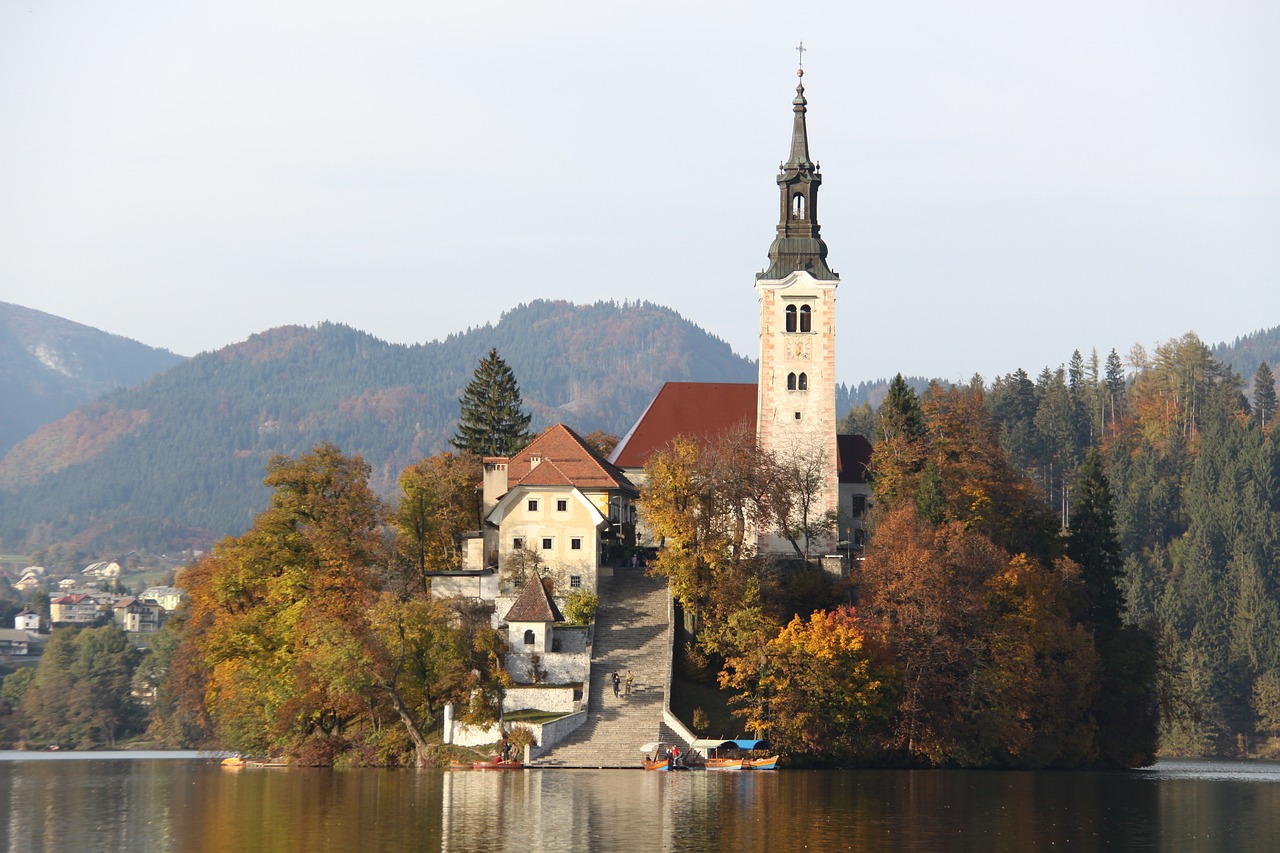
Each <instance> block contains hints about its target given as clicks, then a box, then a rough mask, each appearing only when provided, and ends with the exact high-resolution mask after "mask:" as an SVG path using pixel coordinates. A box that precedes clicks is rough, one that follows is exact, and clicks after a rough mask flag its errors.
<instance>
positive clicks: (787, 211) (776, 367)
mask: <svg viewBox="0 0 1280 853" xmlns="http://www.w3.org/2000/svg"><path fill="white" fill-rule="evenodd" d="M796 73H797V75H798V76H799V77H800V78H801V80H800V83H799V85H797V86H796V97H795V100H793V101H792V102H791V103H792V104H793V107H792V111H793V113H794V119H793V123H792V130H791V156H790V158H789V159H788V160H787V162H785V163H783V164H782V165H781V166H780V169H781V173H780V174H779V175H778V189H779V196H780V201H779V206H778V213H779V218H778V234H777V237H776V238H774V241H773V245H771V246H770V247H769V268H768V269H766V270H765V271H764V272H762V273H760V274H758V275H757V276H756V295H757V297H758V299H759V303H760V382H759V398H758V403H757V410H756V424H757V431H758V432H757V438H758V440H759V443H760V446H761V447H762V448H764V449H765V450H768V451H770V452H772V453H774V454H775V455H777V456H778V457H779V458H780V459H782V460H784V461H787V462H789V463H791V464H800V465H806V466H810V467H812V466H815V465H816V466H817V471H816V474H817V479H818V480H819V484H818V488H817V489H816V490H815V492H816V493H815V500H814V501H813V502H812V506H811V508H810V510H809V519H810V523H813V522H814V521H816V520H817V519H818V518H820V517H821V516H822V515H823V514H824V513H828V512H830V513H833V514H834V513H835V512H836V509H837V506H838V502H839V487H838V484H837V479H836V467H837V455H836V453H837V451H836V390H835V389H836V379H835V355H836V323H835V321H836V285H838V284H839V282H840V277H839V276H838V275H836V274H835V273H834V272H832V271H831V268H830V267H829V266H827V244H826V243H824V242H823V241H822V238H821V237H820V236H819V235H818V232H819V228H818V188H819V187H820V186H821V185H822V175H821V173H820V171H819V167H818V164H816V163H814V162H813V160H811V159H810V157H809V134H808V130H807V128H806V126H805V112H806V107H807V105H808V101H807V100H806V99H805V96H804V69H803V68H801V69H800V70H799V71H798V72H796ZM834 545H835V542H834V541H833V538H832V540H827V541H823V542H822V543H821V545H820V548H822V549H826V550H827V551H828V552H829V550H830V549H831V548H833V547H834ZM760 549H761V551H763V552H768V553H782V552H792V553H794V552H793V551H792V548H791V545H790V543H787V542H786V541H785V540H781V539H776V538H772V537H762V538H761V541H760ZM819 553H822V550H820V551H819Z"/></svg>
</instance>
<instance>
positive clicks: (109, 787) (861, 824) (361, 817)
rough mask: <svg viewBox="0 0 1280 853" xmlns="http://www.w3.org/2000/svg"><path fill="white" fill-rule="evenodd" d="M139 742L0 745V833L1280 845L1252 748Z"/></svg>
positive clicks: (727, 843)
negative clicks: (328, 748)
mask: <svg viewBox="0 0 1280 853" xmlns="http://www.w3.org/2000/svg"><path fill="white" fill-rule="evenodd" d="M143 755H144V757H138V754H137V753H114V754H102V753H97V754H93V753H79V754H74V755H72V756H68V754H67V753H55V754H52V755H51V754H49V753H0V840H2V841H3V843H2V844H0V849H3V850H10V851H23V853H27V851H73V853H84V851H97V850H104V851H105V850H109V851H124V850H128V851H153V850H154V851H227V853H232V852H233V851H234V853H243V852H244V851H293V850H301V851H343V853H353V852H354V851H374V850H377V851H382V850H450V851H464V852H465V853H472V851H490V850H492V851H513V853H527V851H558V850H575V851H576V850H610V851H613V850H641V849H643V850H689V851H735V853H737V852H738V851H760V850H771V851H773V850H821V851H826V850H858V851H1003V850H1008V851H1035V850H1062V849H1066V850H1083V851H1090V850H1125V851H1131V850H1135V851H1144V850H1151V851H1156V850H1159V851H1197V852H1198V851H1224V853H1226V851H1230V852H1231V853H1240V852H1241V851H1254V850H1256V851H1277V850H1280V765H1277V764H1274V763H1267V762H1226V761H1166V762H1161V763H1159V764H1158V765H1156V767H1154V768H1151V769H1148V770H1140V771H1132V772H1128V773H1042V772H1025V773H1014V772H979V771H972V772H970V771H839V772H837V771H795V770H791V771H789V770H782V771H778V772H773V773H770V772H741V773H707V772H691V773H644V772H641V771H627V770H528V771H484V772H480V771H441V770H431V771H415V770H349V771H332V770H312V769H293V768H246V769H241V770H229V769H224V768H222V767H220V766H218V764H217V763H216V761H209V760H204V759H202V758H200V757H199V756H198V755H197V754H196V753H177V754H175V753H155V754H150V757H145V756H146V755H148V754H143ZM86 756H92V757H86Z"/></svg>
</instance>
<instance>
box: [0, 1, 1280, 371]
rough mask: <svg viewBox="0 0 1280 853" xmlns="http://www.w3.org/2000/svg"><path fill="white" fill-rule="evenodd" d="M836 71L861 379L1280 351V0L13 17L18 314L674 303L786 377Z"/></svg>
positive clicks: (208, 340) (213, 327)
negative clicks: (789, 331)
mask: <svg viewBox="0 0 1280 853" xmlns="http://www.w3.org/2000/svg"><path fill="white" fill-rule="evenodd" d="M802 39H803V41H804V44H805V47H806V53H805V57H804V59H805V70H806V75H805V85H806V90H807V96H808V98H809V138H810V148H811V151H812V153H813V156H814V157H815V159H817V160H819V161H820V162H821V164H822V170H823V176H824V184H823V187H822V190H821V200H820V205H819V218H820V221H821V224H822V229H823V231H822V233H823V237H824V238H825V239H826V241H827V244H828V245H829V246H830V250H831V252H830V262H831V265H832V267H833V268H834V269H835V270H836V271H837V272H839V273H840V274H841V278H842V281H841V284H840V288H839V291H838V294H837V299H838V302H837V305H838V312H839V313H838V319H837V337H838V361H837V368H838V373H839V379H840V380H841V381H845V382H849V383H856V382H858V381H861V380H867V379H874V378H878V377H882V376H888V375H892V374H893V373H895V372H898V371H902V372H903V373H906V374H924V375H930V376H941V377H944V378H948V379H962V378H967V377H968V376H969V375H971V374H972V373H974V372H975V371H976V372H980V373H982V374H983V375H984V376H986V377H987V378H988V379H990V378H992V377H993V376H994V375H995V374H996V373H1003V372H1007V371H1010V370H1013V369H1015V368H1017V367H1020V366H1021V367H1025V368H1027V369H1028V370H1029V371H1032V372H1033V373H1034V372H1035V371H1037V370H1038V369H1039V368H1040V367H1043V366H1044V365H1046V364H1052V365H1057V364H1059V363H1061V362H1064V361H1066V360H1067V359H1068V358H1069V356H1070V354H1071V351H1072V349H1074V348H1077V347H1079V348H1080V349H1081V350H1082V351H1084V353H1085V354H1086V356H1087V355H1088V352H1089V349H1090V348H1091V347H1097V348H1098V349H1099V351H1100V353H1101V354H1102V355H1104V356H1105V354H1106V352H1107V350H1108V349H1110V348H1111V347H1113V346H1114V347H1116V348H1117V349H1118V350H1119V351H1120V352H1121V353H1122V354H1124V353H1125V352H1127V350H1128V348H1129V346H1130V345H1131V344H1133V343H1134V342H1135V341H1137V342H1142V343H1144V344H1147V345H1148V346H1149V345H1151V344H1153V343H1155V342H1157V341H1161V340H1167V339H1169V338H1172V337H1175V336H1178V335H1181V334H1183V333H1185V332H1187V331H1195V332H1196V333H1198V334H1199V335H1200V336H1201V337H1202V338H1203V339H1204V340H1205V341H1206V342H1207V343H1215V342H1217V341H1219V340H1222V339H1230V338H1232V337H1234V336H1236V335H1238V334H1245V333H1248V332H1250V331H1253V330H1255V329H1259V328H1264V327H1269V326H1274V325H1278V324H1280V295H1278V294H1280V91H1277V90H1278V89H1280V47H1278V46H1280V3H1276V2H1275V0H1257V2H1247V0H1196V2H1178V0H1107V2H1097V0H1078V2H1074V3H1070V4H1045V3H1029V2H1026V0H970V2H966V3H956V2H954V0H951V2H947V1H946V0H929V1H928V2H922V0H903V2H898V3H877V4H871V3H849V2H830V3H826V2H786V3H783V2H776V3H757V2H742V0H734V2H718V0H717V2H689V0H684V2H678V3H676V2H666V0H658V2H653V0H650V2H645V3H630V4H615V3H601V2H599V0H592V2H576V0H563V2H545V0H544V2H537V3H532V2H516V0H504V1H503V2H498V0H489V2H485V0H479V2H475V1H474V0H473V2H467V3H442V2H438V0H436V2H421V0H419V1H418V2H392V1H391V0H382V2H377V0H375V2H360V3H337V2H332V1H331V0H308V2H270V0H253V2H241V0H220V2H218V3H200V4H192V3H184V2H174V0H163V2H160V0H115V1H114V2H109V3H104V2H101V0H84V1H83V2H67V0H25V1H24V2H15V0H0V299H2V300H5V301H9V302H16V303H18V304H20V305H25V306H27V307H30V308H36V309H39V310H42V311H47V312H50V313H52V314H57V315H60V316H63V317H67V318H69V319H72V320H75V321H78V322H81V323H86V324H89V325H92V326H96V327H98V328H101V329H104V330H106V331H109V332H114V333H117V334H121V335H125V336H127V337H131V338H136V339H137V340H140V341H142V342H144V343H147V344H150V345H153V346H163V347H167V348H169V349H171V350H173V351H175V352H178V353H182V354H186V355H191V354H195V353H197V352H200V351H204V350H210V349H217V348H219V347H222V346H224V345H227V344H230V343H234V342H236V341H240V340H243V339H244V338H246V337H248V336H249V335H250V334H252V333H254V332H258V331H262V330H264V329H268V328H271V327H273V326H278V325H283V324H289V323H301V324H313V323H316V322H319V321H323V320H333V321H336V322H341V323H346V324H349V325H351V326H354V327H356V328H358V329H362V330H364V331H367V332H370V333H371V334H373V335H375V336H377V337H379V338H382V339H384V340H388V341H397V342H404V343H411V342H419V341H427V340H433V339H436V338H441V337H444V336H446V335H448V334H449V333H451V332H456V331H462V330H464V329H466V328H467V327H468V326H475V325H481V324H483V323H485V322H496V321H497V320H498V318H499V316H500V315H501V313H502V312H503V311H505V310H508V309H510V308H512V307H514V306H515V305H517V304H519V303H521V302H524V301H528V300H531V299H534V298H539V297H543V298H557V299H568V300H572V301H575V302H593V301H595V300H597V299H602V298H603V299H616V300H619V301H621V300H627V299H632V300H635V299H644V300H649V301H652V302H656V303H660V304H664V305H669V306H671V307H673V308H675V309H676V310H678V311H679V312H680V313H681V314H683V315H684V316H685V317H687V318H688V319H689V320H691V321H693V322H695V323H697V324H699V325H700V326H702V327H704V328H706V329H707V330H708V331H710V332H712V333H713V334H716V335H718V336H720V337H722V338H724V339H726V340H727V341H728V342H729V343H730V344H731V345H732V346H733V347H734V349H735V350H737V351H738V352H741V353H744V354H746V355H749V356H751V357H755V356H756V355H757V337H756V328H757V320H756V303H755V294H754V291H753V284H754V280H755V274H756V273H757V272H759V271H760V270H762V269H763V268H764V267H765V266H766V252H767V249H768V246H769V242H770V241H771V240H772V238H773V229H774V226H775V224H776V217H777V195H776V194H777V192H778V190H777V186H776V184H775V183H774V178H775V176H776V167H777V164H778V163H779V162H780V161H781V160H783V159H785V157H786V155H787V150H788V141H789V135H790V129H791V112H790V110H791V98H792V97H793V96H794V87H795V82H796V81H795V67H796V61H797V53H796V51H795V45H796V44H797V43H798V42H799V41H801V40H802Z"/></svg>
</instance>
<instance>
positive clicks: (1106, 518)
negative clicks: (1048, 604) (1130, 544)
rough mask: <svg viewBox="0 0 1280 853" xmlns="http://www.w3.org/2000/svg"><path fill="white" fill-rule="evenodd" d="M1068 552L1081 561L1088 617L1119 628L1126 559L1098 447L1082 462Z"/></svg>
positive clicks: (1106, 626)
mask: <svg viewBox="0 0 1280 853" xmlns="http://www.w3.org/2000/svg"><path fill="white" fill-rule="evenodd" d="M1067 556H1069V557H1070V558H1071V559H1073V560H1075V561H1076V562H1077V563H1079V564H1080V568H1081V571H1082V573H1083V575H1084V585H1085V592H1086V594H1087V596H1088V599H1089V615H1088V619H1089V621H1090V622H1091V623H1093V624H1094V625H1095V626H1097V627H1099V628H1105V629H1108V630H1114V629H1116V628H1119V627H1120V620H1121V616H1122V615H1123V612H1124V597H1123V595H1122V593H1121V591H1120V584H1119V581H1120V576H1121V572H1122V570H1123V568H1124V560H1123V558H1122V556H1121V551H1120V539H1119V537H1118V536H1117V535H1116V520H1115V509H1114V503H1113V501H1112V498H1111V486H1110V484H1109V483H1108V482H1107V477H1106V474H1105V473H1104V472H1103V467H1102V457H1101V455H1100V454H1099V453H1098V452H1097V451H1096V450H1090V451H1089V452H1088V453H1087V454H1086V455H1085V459H1084V464H1083V465H1081V466H1080V471H1079V479H1078V482H1077V484H1076V500H1075V506H1074V507H1073V508H1072V513H1071V535H1070V537H1069V538H1068V539H1067Z"/></svg>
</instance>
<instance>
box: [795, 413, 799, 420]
mask: <svg viewBox="0 0 1280 853" xmlns="http://www.w3.org/2000/svg"><path fill="white" fill-rule="evenodd" d="M796 420H800V413H799V412H796Z"/></svg>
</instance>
